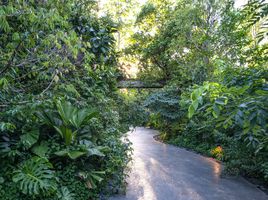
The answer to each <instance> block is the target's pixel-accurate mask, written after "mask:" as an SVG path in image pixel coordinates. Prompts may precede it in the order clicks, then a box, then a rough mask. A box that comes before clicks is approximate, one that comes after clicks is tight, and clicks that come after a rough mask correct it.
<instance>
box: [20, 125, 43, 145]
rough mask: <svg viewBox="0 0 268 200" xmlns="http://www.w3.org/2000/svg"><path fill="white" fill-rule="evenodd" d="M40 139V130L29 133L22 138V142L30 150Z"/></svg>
mask: <svg viewBox="0 0 268 200" xmlns="http://www.w3.org/2000/svg"><path fill="white" fill-rule="evenodd" d="M38 138H39V130H38V129H35V130H32V131H29V132H28V133H26V134H24V135H22V136H20V140H21V142H22V144H23V145H24V146H25V147H26V148H27V149H29V148H30V147H31V146H32V145H34V144H35V143H36V142H37V141H38Z"/></svg>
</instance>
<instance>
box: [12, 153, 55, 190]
mask: <svg viewBox="0 0 268 200" xmlns="http://www.w3.org/2000/svg"><path fill="white" fill-rule="evenodd" d="M12 180H13V182H14V183H18V184H19V188H20V190H21V191H22V192H23V193H24V194H29V195H38V194H41V193H43V194H45V193H51V192H54V191H55V190H56V188H57V185H56V177H55V173H54V171H52V165H51V163H49V162H48V160H46V159H44V158H39V157H33V158H31V159H30V160H26V161H25V162H23V163H22V164H21V166H20V168H19V169H18V170H16V171H15V172H14V176H13V177H12Z"/></svg>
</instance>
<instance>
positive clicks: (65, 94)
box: [0, 0, 133, 200]
mask: <svg viewBox="0 0 268 200" xmlns="http://www.w3.org/2000/svg"><path fill="white" fill-rule="evenodd" d="M97 10H98V8H97V4H96V2H94V1H86V0H85V1H76V0H66V1H58V0H49V1H34V0H33V1H25V0H19V1H13V0H10V1H9V0H8V1H2V3H1V7H0V33H1V35H0V52H1V59H0V63H1V67H0V110H1V113H0V159H1V162H0V168H1V172H0V183H1V184H0V196H1V199H3V200H4V199H6V200H12V199H14V200H19V199H24V200H25V199H65V200H67V199H75V200H78V199H81V200H85V199H100V198H104V197H105V196H106V195H107V194H110V193H116V192H118V191H121V190H123V188H124V185H125V183H124V178H125V176H126V174H125V170H124V169H125V167H126V165H127V163H128V161H129V160H130V157H129V153H130V152H129V150H130V146H129V142H128V141H127V140H123V139H122V138H121V137H122V134H123V133H125V132H126V131H127V130H128V126H129V125H128V122H129V121H132V120H128V121H127V120H125V119H124V118H122V117H123V116H122V115H119V111H120V110H122V109H120V108H119V105H120V106H127V104H125V102H126V101H125V100H124V99H123V98H122V96H121V95H120V94H119V93H118V92H117V89H116V78H117V76H118V75H119V74H120V73H119V71H118V69H117V66H116V63H117V58H116V52H115V39H114V36H113V33H114V32H115V31H116V24H115V23H114V22H112V21H111V20H110V19H109V18H107V17H98V15H97V14H98V13H97ZM132 122H133V121H132Z"/></svg>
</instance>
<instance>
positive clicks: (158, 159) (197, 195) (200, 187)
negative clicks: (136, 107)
mask: <svg viewBox="0 0 268 200" xmlns="http://www.w3.org/2000/svg"><path fill="white" fill-rule="evenodd" d="M156 134H157V132H156V131H154V130H151V129H146V128H136V130H135V131H134V132H133V133H130V134H129V139H130V141H131V142H132V143H133V148H134V155H133V162H132V163H131V166H130V167H131V169H132V170H131V173H130V176H129V178H128V180H127V182H128V187H127V192H126V195H125V196H114V197H112V198H110V200H225V199H226V200H268V196H267V195H266V194H264V193H263V192H262V191H260V190H259V189H258V188H256V187H255V186H254V185H252V184H251V183H248V182H247V181H246V180H244V179H243V178H241V177H238V178H228V179H227V178H221V177H220V174H221V171H222V166H221V164H219V163H218V162H216V161H214V160H213V159H210V158H206V157H203V156H201V155H198V154H195V153H193V152H189V151H187V150H184V149H180V148H177V147H175V146H171V145H167V144H162V143H160V142H157V141H155V140H154V139H153V136H154V135H156Z"/></svg>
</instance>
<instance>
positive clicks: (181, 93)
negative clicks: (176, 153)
mask: <svg viewBox="0 0 268 200" xmlns="http://www.w3.org/2000/svg"><path fill="white" fill-rule="evenodd" d="M137 5H138V2H137V1H134V0H133V1H125V0H119V1H118V0H116V1H115V0H108V1H107V2H106V4H104V5H103V6H104V7H103V8H100V5H99V4H98V2H95V1H92V0H80V1H78V0H62V1H59V0H43V1H36V0H16V1H15V0H5V1H1V6H0V33H1V34H0V53H1V59H0V111H1V112H0V159H1V162H0V168H1V172H0V196H1V199H3V200H22V199H23V200H24V199H25V200H28V199H29V200H30V199H48V200H56V199H59V200H71V199H75V200H79V199H81V200H86V199H105V198H106V197H107V196H109V195H110V194H112V193H118V192H122V191H123V190H124V187H125V177H126V176H127V174H126V172H127V171H126V169H127V164H128V163H129V161H130V160H131V156H130V155H131V144H130V142H129V141H128V140H127V138H125V137H124V133H126V132H127V131H128V130H129V127H130V126H136V125H148V126H150V127H154V128H156V129H158V130H160V132H161V135H160V137H161V139H162V140H164V141H166V142H168V143H172V144H175V145H178V146H182V147H186V148H190V149H193V150H195V151H198V152H201V153H203V154H207V155H209V156H213V157H215V158H217V159H219V160H222V161H224V162H225V163H226V172H228V173H231V174H243V175H246V176H250V177H256V178H258V179H260V180H263V181H264V182H266V183H268V125H267V121H268V101H267V99H268V83H267V79H268V71H267V62H268V59H267V58H268V57H267V53H268V52H267V45H268V44H267V23H268V20H267V14H268V5H267V4H266V3H265V2H264V1H261V0H251V1H250V2H249V3H248V4H247V5H246V6H244V7H243V8H239V9H237V8H235V7H234V2H233V1H230V0H226V1H225V0H224V1H223V0H203V1H195V0H191V1H189V0H179V1H172V0H165V1H163V0H148V1H147V2H146V3H145V4H144V5H143V6H142V7H141V9H140V10H139V9H138V6H137ZM103 12H107V14H104V13H103ZM137 65H138V69H139V73H138V74H136V76H137V77H138V78H139V79H142V80H144V81H147V82H148V83H150V82H151V81H152V82H157V81H161V83H164V84H165V87H164V88H163V89H152V90H135V89H133V90H124V89H123V90H118V89H117V87H116V84H117V81H118V80H119V79H122V78H124V77H127V76H130V75H129V74H128V75H127V74H123V73H122V71H120V69H121V70H122V69H123V71H127V70H125V68H124V67H126V66H127V67H129V66H135V67H136V68H137Z"/></svg>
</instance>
